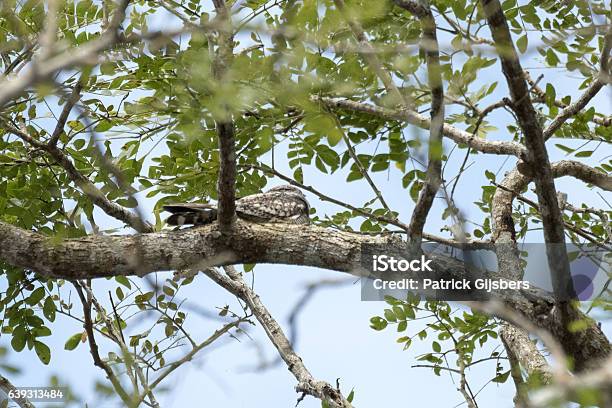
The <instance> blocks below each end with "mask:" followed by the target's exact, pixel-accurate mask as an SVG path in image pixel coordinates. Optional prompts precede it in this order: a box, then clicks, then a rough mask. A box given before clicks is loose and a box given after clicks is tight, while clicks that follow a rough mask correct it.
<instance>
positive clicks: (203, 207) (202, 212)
mask: <svg viewBox="0 0 612 408" xmlns="http://www.w3.org/2000/svg"><path fill="white" fill-rule="evenodd" d="M164 210H166V211H168V212H171V213H172V215H171V216H170V217H168V219H167V220H166V223H167V224H168V225H178V226H181V225H204V224H210V223H211V222H213V221H215V220H216V219H217V208H216V207H215V206H212V205H210V204H197V203H191V204H190V203H177V204H168V205H164Z"/></svg>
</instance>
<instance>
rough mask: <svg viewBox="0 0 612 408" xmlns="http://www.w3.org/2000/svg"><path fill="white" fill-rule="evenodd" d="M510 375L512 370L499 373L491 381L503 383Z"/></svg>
mask: <svg viewBox="0 0 612 408" xmlns="http://www.w3.org/2000/svg"><path fill="white" fill-rule="evenodd" d="M509 376H510V370H508V371H506V372H505V373H499V374H497V375H496V376H495V378H493V379H492V380H491V381H492V382H494V383H499V384H503V383H505V382H506V380H507V379H508V377H509Z"/></svg>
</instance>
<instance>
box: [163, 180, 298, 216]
mask: <svg viewBox="0 0 612 408" xmlns="http://www.w3.org/2000/svg"><path fill="white" fill-rule="evenodd" d="M164 210H166V211H168V212H171V213H172V215H171V216H170V217H168V219H167V220H166V223H168V224H169V225H178V226H181V225H205V224H210V223H212V222H214V221H215V220H216V219H217V207H216V205H214V204H198V203H177V204H168V205H164ZM309 212H310V205H309V204H308V201H307V200H306V197H305V196H304V194H303V193H302V192H301V191H300V190H299V189H297V188H295V187H293V186H290V185H283V186H277V187H273V188H271V189H270V190H268V191H266V192H264V193H259V194H253V195H250V196H246V197H243V198H240V199H238V200H236V215H237V216H238V217H239V218H241V219H243V220H247V221H253V222H285V223H290V224H308V223H309V222H310V218H309V217H308V214H309Z"/></svg>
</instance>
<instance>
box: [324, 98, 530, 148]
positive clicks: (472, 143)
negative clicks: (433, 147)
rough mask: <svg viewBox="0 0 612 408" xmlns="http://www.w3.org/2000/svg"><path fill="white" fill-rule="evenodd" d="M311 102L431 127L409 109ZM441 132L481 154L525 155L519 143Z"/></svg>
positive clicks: (334, 101)
mask: <svg viewBox="0 0 612 408" xmlns="http://www.w3.org/2000/svg"><path fill="white" fill-rule="evenodd" d="M312 100H314V101H318V102H320V103H323V104H324V105H326V106H328V107H332V108H340V109H346V110H350V111H355V112H363V113H367V114H370V115H373V116H377V117H381V118H384V119H390V120H397V121H405V122H408V123H410V124H412V125H415V126H418V127H420V128H421V129H429V128H430V127H431V120H430V119H429V118H428V117H426V116H424V115H421V114H420V113H417V112H415V111H413V110H410V109H402V110H391V109H387V108H381V107H379V106H376V105H371V104H368V103H364V102H355V101H351V100H348V99H340V98H328V97H319V96H312ZM442 131H443V133H444V136H446V137H448V138H449V139H451V140H453V141H454V142H456V143H460V144H465V145H467V146H469V147H471V148H472V149H474V150H477V151H479V152H482V153H490V154H507V155H513V156H517V157H524V156H525V155H526V150H525V148H524V147H523V146H522V145H521V144H519V143H515V142H496V141H490V140H484V139H481V138H478V137H475V136H474V135H473V134H471V133H469V132H466V131H464V130H461V129H457V128H456V127H454V126H451V125H449V124H446V123H445V124H444V125H443V127H442Z"/></svg>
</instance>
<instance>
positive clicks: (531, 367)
mask: <svg viewBox="0 0 612 408" xmlns="http://www.w3.org/2000/svg"><path fill="white" fill-rule="evenodd" d="M529 169H530V168H529V167H526V166H524V165H521V163H519V166H517V168H515V169H514V170H512V171H511V172H509V173H508V174H507V175H506V177H505V178H504V180H503V181H502V183H501V186H502V187H503V188H498V189H497V190H496V191H495V194H494V195H493V203H492V218H493V240H494V241H495V242H496V243H503V244H506V245H509V247H508V248H513V249H510V250H507V251H503V252H498V254H497V259H498V264H499V271H500V273H502V275H504V276H507V277H512V278H515V279H519V278H521V271H522V268H521V265H520V261H519V256H518V252H516V239H515V230H514V220H513V219H512V202H513V200H514V198H515V196H516V194H515V193H516V192H521V191H523V190H524V189H525V188H526V187H527V186H528V185H529V183H530V182H531V181H532V179H533V175H529V174H531V173H528V174H525V173H522V172H521V170H525V171H526V172H528V170H529ZM551 170H552V173H553V177H564V176H572V177H574V178H577V179H579V180H582V181H584V182H586V183H591V184H594V185H596V186H598V187H600V188H602V189H604V190H607V191H612V177H611V176H608V175H607V174H605V173H602V172H600V171H598V170H595V169H593V168H591V167H589V166H587V165H585V164H582V163H580V162H575V161H570V160H563V161H559V162H555V163H552V165H551ZM571 312H572V313H574V311H571ZM561 326H565V324H564V323H561ZM591 331H595V332H598V331H599V328H598V327H597V325H596V323H595V322H590V324H589V327H588V328H587V330H586V331H581V332H578V333H575V334H571V333H568V332H567V331H565V330H561V331H555V334H558V335H559V338H560V341H561V343H562V345H563V347H564V349H565V350H566V353H567V354H570V355H573V354H574V353H575V352H576V351H578V352H580V348H581V346H580V343H579V342H580V341H589V338H588V336H589V335H590V334H589V333H590V332H591ZM501 335H502V338H504V342H505V345H506V346H507V347H509V348H511V352H512V353H513V354H514V355H515V356H516V358H517V359H518V360H519V362H520V363H521V365H522V366H523V367H524V368H525V369H526V370H527V372H528V373H529V374H537V375H540V376H542V379H543V380H545V381H548V380H550V376H549V375H548V374H547V370H546V368H545V367H546V366H545V363H546V361H545V360H544V359H543V358H542V357H541V356H540V357H537V356H538V355H539V353H538V351H537V349H536V348H535V347H534V345H533V344H532V343H531V341H530V340H529V338H528V337H527V336H526V334H525V333H524V332H522V330H521V329H519V328H515V327H513V326H510V325H507V327H506V326H504V328H502V332H501ZM609 353H610V345H609V343H608V341H607V340H605V341H603V340H602V342H601V348H600V349H599V353H598V356H599V357H598V359H600V360H601V359H603V358H605V357H606V356H607V355H608V354H609ZM588 366H590V364H578V365H577V368H578V369H584V368H586V367H588Z"/></svg>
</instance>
